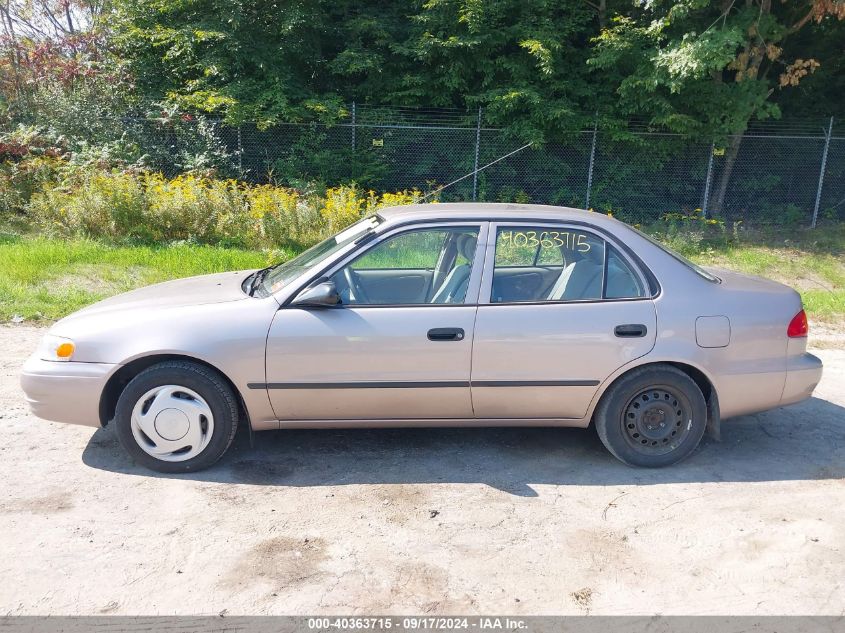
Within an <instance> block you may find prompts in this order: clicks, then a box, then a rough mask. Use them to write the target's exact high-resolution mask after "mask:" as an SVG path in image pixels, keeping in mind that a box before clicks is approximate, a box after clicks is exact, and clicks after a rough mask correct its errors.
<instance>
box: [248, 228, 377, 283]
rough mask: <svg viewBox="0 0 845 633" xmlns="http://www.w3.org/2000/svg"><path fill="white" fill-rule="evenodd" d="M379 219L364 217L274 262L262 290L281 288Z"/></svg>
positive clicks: (348, 242) (351, 240)
mask: <svg viewBox="0 0 845 633" xmlns="http://www.w3.org/2000/svg"><path fill="white" fill-rule="evenodd" d="M381 221H382V220H381V218H380V217H378V216H377V215H374V216H370V217H368V218H364V219H363V220H361V221H360V222H356V223H355V224H353V225H352V226H350V227H349V228H347V229H344V230H343V231H341V232H340V233H338V234H337V235H335V236H333V237H330V238H329V239H327V240H324V241H322V242H320V243H319V244H317V245H316V246H312V247H311V248H309V249H308V250H307V251H305V252H304V253H301V254H299V255H297V256H296V257H294V258H293V259H290V260H288V261H286V262H285V263H283V264H276V265H275V266H274V267H273V268H271V269H270V271H269V272H268V273H267V276H266V277H265V278H264V281H263V283H262V286H263V288H264V290H265V291H267V292H270V293H272V292H277V291H279V290H281V289H282V288H284V287H285V286H286V285H288V284H289V283H290V282H291V281H293V280H294V279H296V278H297V277H299V276H300V275H302V274H304V273H305V272H307V271H308V270H309V269H310V268H313V267H314V266H317V265H318V264H320V263H321V262H322V261H324V260H326V259H328V258H329V257H331V256H332V255H334V254H335V253H336V252H338V251H339V250H340V249H342V248H343V247H344V246H346V245H347V244H350V243H351V242H354V241H355V240H357V239H358V238H359V237H361V236H362V235H364V234H365V233H368V232H369V231H372V230H373V229H374V228H375V227H376V226H378V225H379V224H380V223H381Z"/></svg>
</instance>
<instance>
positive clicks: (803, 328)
mask: <svg viewBox="0 0 845 633" xmlns="http://www.w3.org/2000/svg"><path fill="white" fill-rule="evenodd" d="M809 331H810V325H809V324H808V323H807V313H806V312H804V310H801V312H799V313H798V314H796V315H795V316H794V317H792V321H790V322H789V327H788V328H786V335H787V336H788V337H789V338H801V337H804V336H807V332H809Z"/></svg>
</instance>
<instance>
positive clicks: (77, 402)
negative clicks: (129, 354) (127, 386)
mask: <svg viewBox="0 0 845 633" xmlns="http://www.w3.org/2000/svg"><path fill="white" fill-rule="evenodd" d="M114 367H115V365H110V364H106V363H75V362H73V361H71V362H67V363H62V362H51V361H45V360H41V359H40V358H38V357H36V356H31V357H30V358H29V360H27V361H26V364H25V365H24V366H23V371H22V372H21V387H22V388H23V391H24V394H25V395H26V401H27V403H28V404H29V408H30V409H31V410H32V413H33V414H35V415H36V416H38V417H39V418H42V419H44V420H52V421H54V422H67V423H68V424H82V425H85V426H95V427H98V426H100V411H99V409H100V396H101V394H102V393H103V387H105V384H106V381H107V380H108V377H109V376H110V375H111V372H112V370H113V369H114Z"/></svg>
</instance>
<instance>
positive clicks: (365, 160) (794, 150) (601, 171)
mask: <svg viewBox="0 0 845 633" xmlns="http://www.w3.org/2000/svg"><path fill="white" fill-rule="evenodd" d="M117 123H118V124H117V126H116V130H118V129H119V133H120V134H123V135H124V136H125V135H126V134H128V133H129V132H130V131H131V132H132V136H133V138H134V139H135V142H136V143H138V144H140V145H142V148H141V149H142V151H143V152H144V154H145V158H146V161H147V164H148V165H149V166H151V167H153V168H154V169H158V170H161V171H163V172H164V173H165V174H167V175H171V176H172V175H175V174H177V173H180V172H183V171H187V170H190V169H195V168H198V167H203V166H206V167H208V166H213V167H215V168H217V169H218V173H221V174H224V175H230V176H233V177H237V178H240V179H243V180H246V181H249V182H254V183H264V182H275V183H278V184H283V185H289V186H294V187H298V188H306V187H309V186H311V184H312V183H315V182H316V183H321V184H325V185H329V186H332V185H338V184H348V183H352V182H355V183H357V184H358V185H359V186H361V187H362V188H364V189H372V190H375V191H377V192H381V191H398V190H403V189H417V190H419V191H421V192H424V193H429V192H433V191H436V190H437V189H439V188H440V187H443V186H444V185H449V186H447V187H445V188H444V189H443V190H442V191H440V192H439V193H438V194H437V197H438V198H439V199H440V200H443V201H468V200H477V201H493V202H525V203H536V204H555V205H566V206H573V207H581V208H592V209H594V210H596V211H602V212H612V213H613V214H614V215H616V216H617V217H621V218H622V219H625V220H626V221H628V222H632V223H648V222H652V221H655V220H657V219H659V218H661V217H663V216H664V215H665V214H667V213H671V214H678V213H680V214H693V213H696V212H697V211H696V210H698V209H701V210H703V212H704V213H705V214H708V215H709V216H712V217H718V218H720V219H723V220H725V221H726V222H737V221H743V222H745V223H747V224H754V225H762V224H778V225H792V226H815V225H816V223H817V222H819V221H823V220H843V219H845V124H842V123H838V122H836V121H834V120H833V119H828V120H819V121H798V122H768V123H766V124H756V125H754V126H752V127H751V128H749V130H748V131H747V133H746V134H744V135H743V136H742V137H741V138H728V139H725V140H724V141H722V142H719V143H709V142H701V141H690V140H688V139H686V138H684V137H682V136H680V135H675V134H668V133H664V132H658V131H654V130H650V129H648V128H646V127H645V126H643V125H636V124H631V125H630V126H629V128H628V129H627V130H624V131H623V132H620V131H614V132H611V131H606V130H602V129H590V130H583V131H573V132H570V133H565V134H561V135H560V137H559V138H558V140H555V141H553V142H548V143H545V144H543V145H531V146H528V147H524V148H523V149H521V150H520V149H519V148H521V147H523V146H524V145H525V142H524V140H521V139H518V138H514V137H513V136H511V135H509V134H508V133H507V132H506V131H505V130H501V129H496V128H493V127H489V126H488V125H486V123H485V120H484V116H483V112H482V111H480V110H479V111H477V112H465V111H456V110H442V109H437V110H423V109H412V108H382V107H364V106H361V105H356V104H352V105H351V106H350V107H349V108H348V116H347V117H346V118H344V119H342V120H340V121H338V122H336V123H335V124H333V125H325V124H317V123H286V124H277V125H273V126H270V127H259V126H257V125H255V124H244V125H241V126H238V127H232V126H226V125H224V124H222V123H220V122H216V121H206V120H200V121H198V120H195V119H193V118H192V117H189V116H182V117H177V118H175V119H172V118H171V119H170V120H167V121H164V122H163V121H162V120H154V119H122V120H120V121H119V122H117ZM201 126H204V127H201ZM115 133H116V134H117V133H118V132H117V131H116V132H115ZM102 134H106V135H107V134H108V131H107V130H106V131H105V132H103V133H102ZM515 150H519V151H515ZM511 153H512V155H510V156H508V154H511ZM505 156H507V157H506V158H504V159H502V157H505ZM500 159H501V160H500ZM490 163H493V164H492V165H490V166H489V167H488V165H489V164H490ZM473 172H476V173H473ZM456 180H457V181H458V182H454V184H451V183H453V181H456Z"/></svg>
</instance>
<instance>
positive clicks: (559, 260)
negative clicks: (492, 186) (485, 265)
mask: <svg viewBox="0 0 845 633" xmlns="http://www.w3.org/2000/svg"><path fill="white" fill-rule="evenodd" d="M643 296H645V291H644V289H643V286H642V283H641V281H640V279H639V277H638V276H637V275H636V274H635V273H634V271H633V270H632V269H631V268H630V266H629V265H628V264H627V262H626V261H625V260H624V259H623V258H622V257H621V256H620V255H619V253H618V252H617V251H616V249H615V248H613V247H612V246H610V245H609V244H607V243H606V242H605V241H604V240H603V239H602V238H600V237H598V236H596V235H595V234H593V233H591V232H589V231H584V230H581V229H576V228H564V227H560V228H549V227H533V226H513V227H510V226H508V227H500V228H499V229H498V231H497V232H496V253H495V260H494V267H493V287H492V293H491V302H493V303H516V302H546V301H548V302H560V301H596V300H601V299H627V298H637V297H643Z"/></svg>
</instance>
